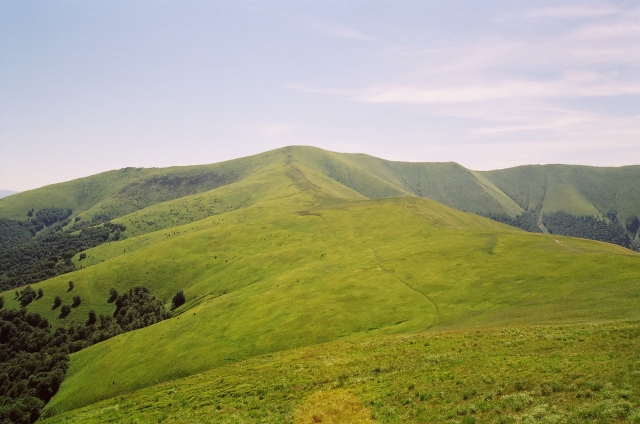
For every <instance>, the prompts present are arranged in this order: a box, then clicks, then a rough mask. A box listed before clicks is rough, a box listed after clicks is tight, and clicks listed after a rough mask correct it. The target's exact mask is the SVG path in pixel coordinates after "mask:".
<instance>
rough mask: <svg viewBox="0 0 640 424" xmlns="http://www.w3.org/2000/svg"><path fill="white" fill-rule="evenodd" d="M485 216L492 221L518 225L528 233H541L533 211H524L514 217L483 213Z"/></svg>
mask: <svg viewBox="0 0 640 424" xmlns="http://www.w3.org/2000/svg"><path fill="white" fill-rule="evenodd" d="M484 216H486V217H487V218H491V219H493V220H494V221H498V222H502V223H503V224H507V225H511V226H513V227H518V228H520V229H523V230H525V231H529V232H530V233H541V232H542V230H540V227H538V218H537V217H536V213H535V212H534V211H525V212H523V213H521V214H520V215H518V216H516V217H515V218H511V217H510V216H509V215H503V214H495V213H490V214H487V215H484Z"/></svg>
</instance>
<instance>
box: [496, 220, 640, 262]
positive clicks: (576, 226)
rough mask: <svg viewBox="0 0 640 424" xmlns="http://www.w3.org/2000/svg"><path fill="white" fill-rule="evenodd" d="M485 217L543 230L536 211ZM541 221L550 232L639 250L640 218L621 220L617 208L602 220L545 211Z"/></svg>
mask: <svg viewBox="0 0 640 424" xmlns="http://www.w3.org/2000/svg"><path fill="white" fill-rule="evenodd" d="M485 216H486V217H487V218H491V219H493V220H494V221H498V222H502V223H504V224H508V225H512V226H514V227H518V228H520V229H523V230H525V231H529V232H536V233H539V232H541V230H540V228H539V227H538V225H537V218H536V213H535V212H534V211H525V212H523V213H522V214H520V215H518V216H517V217H515V218H512V217H510V216H508V215H504V214H488V215H485ZM542 224H543V225H544V226H545V227H546V228H547V230H548V231H549V233H550V234H558V235H563V236H571V237H580V238H586V239H591V240H598V241H604V242H607V243H613V244H617V245H620V246H623V247H626V248H628V249H633V250H637V251H639V252H640V240H639V237H640V234H639V230H640V219H638V217H637V216H635V215H633V216H630V217H628V218H627V219H625V220H624V222H621V221H620V220H619V218H618V212H617V211H615V210H610V211H609V212H607V214H606V215H605V217H604V218H602V219H601V218H598V217H595V216H591V215H586V216H576V215H571V214H568V213H566V212H554V213H548V214H544V215H543V216H542Z"/></svg>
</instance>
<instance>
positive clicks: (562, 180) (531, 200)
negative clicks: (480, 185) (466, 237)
mask: <svg viewBox="0 0 640 424" xmlns="http://www.w3.org/2000/svg"><path fill="white" fill-rule="evenodd" d="M481 174H482V175H484V176H485V177H486V178H487V179H489V180H490V181H492V182H493V183H494V184H495V185H496V186H497V187H498V188H499V189H500V190H501V191H502V192H504V193H505V194H506V195H507V196H509V197H510V198H511V199H513V200H514V201H515V202H516V203H518V205H519V206H520V207H522V208H524V209H532V210H542V212H543V213H551V212H559V211H563V212H567V213H570V214H573V215H604V214H606V213H607V212H608V211H609V210H611V209H616V210H618V212H619V213H620V216H621V217H622V218H626V217H628V216H631V215H638V214H639V211H640V166H624V167H620V168H596V167H589V166H570V165H544V166H540V165H536V166H519V167H515V168H510V169H503V170H497V171H488V172H482V173H481Z"/></svg>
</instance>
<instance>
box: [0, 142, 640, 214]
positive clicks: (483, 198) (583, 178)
mask: <svg viewBox="0 0 640 424" xmlns="http://www.w3.org/2000/svg"><path fill="white" fill-rule="evenodd" d="M276 164H279V165H281V166H290V165H293V166H297V167H302V168H305V170H306V172H307V173H309V172H310V171H315V172H316V173H317V174H318V175H320V176H324V178H325V181H324V182H325V183H326V182H327V179H330V180H333V184H334V185H336V183H337V185H338V186H340V187H342V188H341V189H343V190H344V189H350V190H352V191H353V192H356V193H358V194H359V195H360V196H362V197H365V198H369V199H379V198H389V197H399V196H420V197H426V198H430V199H434V200H436V201H438V202H440V203H443V204H446V205H448V206H451V207H454V208H456V209H460V210H466V211H471V212H477V213H482V214H487V213H497V214H507V215H510V216H515V215H517V214H519V213H521V212H522V210H523V209H539V208H542V210H543V211H544V212H557V211H564V212H568V213H572V214H576V215H598V214H600V213H605V212H607V211H608V210H610V209H612V208H614V209H617V210H618V211H619V212H620V213H621V216H622V217H623V218H625V217H627V216H630V215H634V214H636V215H640V167H639V166H629V167H622V168H594V167H586V166H568V165H546V166H522V167H516V168H511V169H505V170H497V171H488V172H474V171H470V170H468V169H466V168H464V167H462V166H460V165H458V164H456V163H407V162H393V161H387V160H383V159H379V158H375V157H372V156H368V155H363V154H341V153H334V152H329V151H325V150H321V149H317V148H314V147H304V146H291V147H284V148H281V149H276V150H273V151H269V152H265V153H261V154H258V155H254V156H249V157H245V158H240V159H235V160H231V161H226V162H221V163H218V164H213V165H201V166H188V167H172V168H161V169H157V168H152V169H144V168H126V169H121V170H118V171H110V172H106V173H102V174H97V175H94V176H91V177H87V178H81V179H78V180H74V181H70V182H67V183H61V184H54V185H51V186H47V187H43V188H40V189H36V190H30V191H27V192H23V193H19V194H16V195H13V196H10V197H7V198H5V199H0V217H5V218H12V219H24V218H25V217H26V213H27V211H28V210H30V209H31V208H35V209H40V208H43V207H48V206H57V207H62V208H71V209H73V211H74V215H80V216H81V217H82V218H83V219H85V220H90V219H91V218H92V217H93V216H94V215H95V214H106V215H108V216H110V217H111V218H115V217H120V216H123V215H126V214H128V213H132V212H135V211H138V210H141V209H144V208H146V207H148V206H151V205H155V204H158V203H162V202H165V201H169V200H173V199H178V198H181V197H185V196H191V195H194V194H200V193H204V192H207V191H209V190H212V189H215V188H218V187H222V186H226V185H229V184H232V183H238V182H241V181H243V180H245V179H247V178H252V177H255V176H256V175H257V174H258V173H260V172H261V170H263V169H265V168H269V167H271V166H274V165H276ZM202 215H203V214H196V215H195V216H194V217H193V220H195V219H196V218H197V217H198V216H202Z"/></svg>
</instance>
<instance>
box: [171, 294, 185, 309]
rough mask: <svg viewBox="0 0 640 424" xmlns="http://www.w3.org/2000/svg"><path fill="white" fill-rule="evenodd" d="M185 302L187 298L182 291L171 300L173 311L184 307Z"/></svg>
mask: <svg viewBox="0 0 640 424" xmlns="http://www.w3.org/2000/svg"><path fill="white" fill-rule="evenodd" d="M185 301H186V298H185V297H184V292H183V291H182V290H180V291H178V292H177V293H176V294H175V296H173V299H172V300H171V310H172V311H173V310H174V309H176V308H178V307H180V306H182V305H184V302H185Z"/></svg>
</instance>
